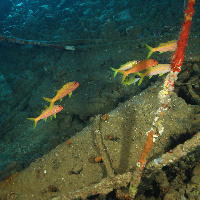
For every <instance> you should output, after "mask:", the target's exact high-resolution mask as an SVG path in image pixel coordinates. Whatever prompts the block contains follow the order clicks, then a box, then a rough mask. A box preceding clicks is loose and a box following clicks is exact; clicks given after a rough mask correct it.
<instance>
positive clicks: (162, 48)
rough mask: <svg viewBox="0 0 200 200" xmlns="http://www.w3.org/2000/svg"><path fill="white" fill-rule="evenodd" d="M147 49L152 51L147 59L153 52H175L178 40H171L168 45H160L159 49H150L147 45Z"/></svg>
mask: <svg viewBox="0 0 200 200" xmlns="http://www.w3.org/2000/svg"><path fill="white" fill-rule="evenodd" d="M146 47H147V48H148V49H149V50H150V51H149V54H148V56H147V58H149V57H150V56H151V54H152V53H153V52H156V51H159V52H160V53H163V52H167V51H175V50H176V49H177V40H171V41H168V42H167V43H160V45H159V46H158V47H155V48H153V47H150V46H149V45H147V44H146Z"/></svg>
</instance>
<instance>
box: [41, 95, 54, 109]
mask: <svg viewBox="0 0 200 200" xmlns="http://www.w3.org/2000/svg"><path fill="white" fill-rule="evenodd" d="M42 98H43V99H44V100H45V101H48V102H50V106H49V108H50V109H52V108H53V105H54V101H53V99H49V98H46V97H42Z"/></svg>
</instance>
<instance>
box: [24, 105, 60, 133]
mask: <svg viewBox="0 0 200 200" xmlns="http://www.w3.org/2000/svg"><path fill="white" fill-rule="evenodd" d="M62 109H63V107H62V106H60V105H55V106H53V108H50V107H48V106H47V108H46V110H44V111H43V112H42V113H41V115H40V116H38V117H36V118H27V119H29V120H32V121H34V122H35V124H34V129H35V127H36V125H37V123H38V121H39V120H41V119H45V120H46V119H47V117H51V118H52V115H53V116H54V117H55V118H56V113H58V112H60V111H61V110H62Z"/></svg>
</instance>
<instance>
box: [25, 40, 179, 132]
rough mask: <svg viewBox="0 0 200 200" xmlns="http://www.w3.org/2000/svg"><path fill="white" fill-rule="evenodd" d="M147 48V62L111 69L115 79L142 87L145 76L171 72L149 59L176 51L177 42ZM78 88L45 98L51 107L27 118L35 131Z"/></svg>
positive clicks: (67, 86) (67, 87)
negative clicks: (118, 74)
mask: <svg viewBox="0 0 200 200" xmlns="http://www.w3.org/2000/svg"><path fill="white" fill-rule="evenodd" d="M146 47H147V48H148V49H149V53H148V56H147V59H146V60H142V61H139V60H132V61H129V62H127V63H125V64H124V65H121V67H120V68H119V69H114V68H111V69H112V70H113V71H115V73H114V77H115V76H116V75H117V73H118V72H119V73H121V74H122V75H123V76H122V84H124V85H125V86H126V85H130V84H133V83H134V84H135V83H136V82H137V81H139V83H138V85H140V84H141V83H142V80H143V79H144V77H145V76H149V77H151V76H154V75H162V74H164V73H167V72H169V71H170V69H171V65H170V64H158V61H156V60H154V59H148V58H149V57H150V56H151V54H152V53H154V52H156V51H159V52H160V53H163V52H167V51H175V50H176V49H177V41H176V40H172V41H169V42H167V43H161V44H160V45H159V46H158V47H155V48H152V47H150V46H148V45H147V44H146ZM144 70H146V71H145V72H144V73H140V72H141V71H144ZM129 74H132V76H129V77H127V76H128V75H129ZM136 75H138V76H139V77H140V78H136V77H135V76H136ZM125 79H126V80H125ZM78 86H79V83H78V82H69V83H67V84H65V85H64V86H63V87H62V88H61V89H60V90H58V91H57V94H56V96H55V97H54V98H53V99H50V98H46V97H43V99H44V100H46V101H48V102H50V106H49V107H48V106H46V109H45V110H44V111H42V113H41V114H40V115H39V116H38V117H36V118H27V119H29V120H32V121H34V129H35V127H36V125H37V122H38V121H39V120H41V119H44V120H46V119H47V118H48V117H50V118H52V116H53V117H56V113H58V112H60V111H61V110H62V109H63V107H62V106H61V105H54V103H55V102H56V101H57V100H59V99H60V100H62V98H63V97H64V96H66V95H69V97H71V95H72V91H73V90H75V89H76V88H77V87H78Z"/></svg>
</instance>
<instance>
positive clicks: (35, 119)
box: [27, 118, 38, 129]
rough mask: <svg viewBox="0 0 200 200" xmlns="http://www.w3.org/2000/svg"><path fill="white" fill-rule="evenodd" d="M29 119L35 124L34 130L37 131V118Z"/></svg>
mask: <svg viewBox="0 0 200 200" xmlns="http://www.w3.org/2000/svg"><path fill="white" fill-rule="evenodd" d="M27 119H28V120H31V121H34V122H35V123H34V129H35V127H36V125H37V122H38V120H37V118H27Z"/></svg>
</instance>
